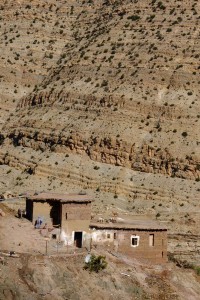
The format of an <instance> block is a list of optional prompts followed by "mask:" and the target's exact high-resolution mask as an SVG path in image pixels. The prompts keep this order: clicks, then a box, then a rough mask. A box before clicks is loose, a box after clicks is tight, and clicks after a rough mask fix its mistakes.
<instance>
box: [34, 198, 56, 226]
mask: <svg viewBox="0 0 200 300" xmlns="http://www.w3.org/2000/svg"><path fill="white" fill-rule="evenodd" d="M51 208H52V206H51V205H50V204H49V203H47V202H39V201H37V202H33V219H32V222H33V224H34V223H35V220H36V219H37V218H38V217H39V216H40V217H42V218H43V220H44V223H47V224H48V225H52V220H51V217H50V211H51Z"/></svg>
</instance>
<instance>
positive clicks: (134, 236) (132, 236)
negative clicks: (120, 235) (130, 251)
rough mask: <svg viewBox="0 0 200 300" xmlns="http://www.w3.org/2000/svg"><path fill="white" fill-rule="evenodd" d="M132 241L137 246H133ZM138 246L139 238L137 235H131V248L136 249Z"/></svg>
mask: <svg viewBox="0 0 200 300" xmlns="http://www.w3.org/2000/svg"><path fill="white" fill-rule="evenodd" d="M133 239H136V240H137V245H133ZM139 244H140V236H139V235H131V247H133V248H136V247H138V246H139Z"/></svg>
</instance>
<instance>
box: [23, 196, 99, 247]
mask: <svg viewBox="0 0 200 300" xmlns="http://www.w3.org/2000/svg"><path fill="white" fill-rule="evenodd" d="M92 201H93V200H92V199H91V197H90V196H88V195H86V194H83V193H80V194H60V193H46V192H42V193H38V194H35V195H33V196H28V197H27V198H26V214H27V218H28V219H29V220H30V221H32V222H33V223H34V224H35V222H37V221H38V220H39V223H40V225H42V224H46V226H50V227H57V228H60V232H62V237H63V239H65V240H66V243H67V244H69V245H70V244H75V245H76V246H77V247H79V248H81V247H82V246H83V245H84V242H85V243H86V240H87V233H88V231H89V225H90V219H91V203H92ZM53 238H56V237H53Z"/></svg>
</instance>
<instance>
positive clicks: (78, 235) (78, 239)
mask: <svg viewBox="0 0 200 300" xmlns="http://www.w3.org/2000/svg"><path fill="white" fill-rule="evenodd" d="M82 239H83V233H82V231H75V232H74V244H75V246H76V247H77V248H82Z"/></svg>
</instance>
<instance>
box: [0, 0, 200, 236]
mask: <svg viewBox="0 0 200 300" xmlns="http://www.w3.org/2000/svg"><path fill="white" fill-rule="evenodd" d="M4 2H5V3H4V10H3V12H4V13H3V14H2V17H3V20H4V22H3V24H2V26H1V30H2V32H3V34H2V36H1V39H2V41H3V47H1V49H3V50H2V51H4V54H2V55H1V57H2V59H1V62H0V68H1V70H2V74H3V75H2V76H3V77H2V78H1V83H3V85H1V87H0V88H1V95H2V96H1V99H2V101H1V105H2V106H3V105H4V106H5V105H6V107H7V108H6V109H7V114H9V113H10V112H11V111H10V109H11V108H12V112H11V113H10V115H9V116H8V115H7V116H6V114H5V113H4V112H5V110H4V108H2V107H1V108H2V110H1V112H3V115H4V119H2V130H1V137H0V142H1V148H0V163H1V165H2V166H4V167H5V170H4V172H5V173H4V175H5V176H7V177H8V178H9V180H8V183H6V184H4V185H3V184H2V187H1V189H2V190H5V189H12V188H13V187H15V188H16V189H19V190H20V191H21V190H22V189H23V190H25V189H27V188H31V189H50V190H63V191H64V190H66V189H71V190H74V189H80V188H84V189H88V190H90V191H91V192H93V193H94V190H96V191H97V192H96V193H95V198H96V200H97V202H96V203H97V204H96V205H97V207H95V210H96V211H102V212H106V211H107V210H110V211H112V209H113V207H114V206H115V207H116V208H120V209H121V210H123V211H129V212H130V213H134V212H135V213H139V214H150V215H152V216H154V217H155V216H156V215H157V214H158V213H159V215H157V217H158V218H160V219H162V220H163V221H166V222H168V223H167V224H168V226H169V227H170V228H171V229H172V231H173V232H181V230H184V232H188V231H191V232H193V233H195V234H197V230H198V224H199V223H198V222H199V216H198V213H197V212H198V211H199V208H200V207H199V202H198V199H199V190H200V186H199V177H200V161H199V159H200V150H199V149H200V148H199V142H200V140H199V122H200V121H199V120H200V109H199V101H198V100H199V94H200V92H199V82H200V76H199V68H200V66H199V50H198V49H199V12H200V9H199V3H198V2H197V1H192V0H191V1H181V2H180V1H175V2H173V3H171V2H170V3H164V2H163V3H161V2H159V1H134V2H132V1H128V0H127V1H123V2H122V1H104V2H103V1H88V2H87V1H83V2H80V1H75V0H74V1H67V3H66V2H65V1H44V3H39V2H37V1H32V2H31V4H30V3H29V2H28V1H21V2H20V3H18V2H9V3H8V2H6V1H4ZM58 2H59V3H58ZM5 8H6V12H7V13H5ZM16 12H18V13H17V14H16ZM13 34H14V36H13ZM18 35H20V36H18ZM11 40H12V42H11ZM22 41H23V43H22ZM11 44H12V45H11ZM11 48H12V49H11ZM16 53H18V54H16ZM8 60H10V61H11V63H10V62H9V61H8ZM5 62H6V64H5ZM13 72H14V73H13ZM22 74H23V76H22ZM19 75H20V76H19ZM15 85H17V89H16V86H15ZM7 88H8V90H6V89H7ZM15 90H17V93H16V92H15ZM6 91H8V92H9V93H12V95H11V94H10V96H8V93H7V92H6ZM4 100H5V101H4ZM12 101H15V102H12ZM13 105H14V106H13ZM5 120H6V121H5ZM14 170H15V171H16V170H17V171H16V173H15V174H17V175H16V176H15V175H13V176H11V175H12V173H14V172H15V171H14ZM8 172H10V173H8ZM19 172H22V175H21V178H23V181H22V180H21V181H20V182H19V180H17V179H16V177H17V176H18V177H19ZM4 175H3V176H4ZM9 176H10V177H9ZM63 183H64V184H63ZM99 191H100V193H99ZM113 197H114V198H113ZM105 199H106V200H105ZM171 220H173V221H171ZM174 220H175V221H174Z"/></svg>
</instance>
